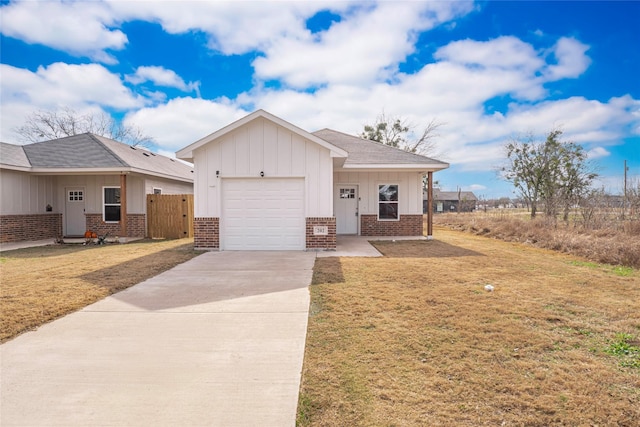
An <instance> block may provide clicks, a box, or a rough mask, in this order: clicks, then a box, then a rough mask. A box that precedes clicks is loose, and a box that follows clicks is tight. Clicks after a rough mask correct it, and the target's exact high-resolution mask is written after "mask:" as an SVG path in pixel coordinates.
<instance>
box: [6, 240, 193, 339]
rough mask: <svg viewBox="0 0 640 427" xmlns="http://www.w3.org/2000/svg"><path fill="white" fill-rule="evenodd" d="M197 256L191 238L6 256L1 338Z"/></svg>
mask: <svg viewBox="0 0 640 427" xmlns="http://www.w3.org/2000/svg"><path fill="white" fill-rule="evenodd" d="M197 254H198V252H195V251H194V250H193V240H187V239H184V240H166V241H161V240H154V241H151V240H144V241H139V242H133V243H128V244H126V245H106V246H94V245H91V246H82V245H56V246H44V247H36V248H28V249H20V250H14V251H7V252H2V253H1V256H0V268H1V275H0V280H1V283H2V287H1V292H0V316H1V317H0V340H1V341H2V342H4V341H7V340H9V339H11V338H13V337H15V336H16V335H19V334H21V333H23V332H25V331H28V330H30V329H33V328H37V327H38V326H40V325H42V324H44V323H46V322H49V321H51V320H53V319H56V318H58V317H60V316H63V315H65V314H68V313H70V312H73V311H76V310H78V309H80V308H82V307H85V306H87V305H89V304H91V303H93V302H95V301H98V300H100V299H102V298H104V297H105V296H107V295H110V294H113V293H115V292H118V291H120V290H122V289H125V288H128V287H129V286H132V285H135V284H137V283H140V282H142V281H144V280H146V279H148V278H150V277H153V276H155V275H157V274H159V273H161V272H163V271H165V270H168V269H170V268H171V267H174V266H175V265H178V264H180V263H183V262H185V261H187V260H189V259H191V258H193V257H194V256H196V255H197Z"/></svg>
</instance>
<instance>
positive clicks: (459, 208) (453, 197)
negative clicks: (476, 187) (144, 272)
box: [423, 188, 478, 213]
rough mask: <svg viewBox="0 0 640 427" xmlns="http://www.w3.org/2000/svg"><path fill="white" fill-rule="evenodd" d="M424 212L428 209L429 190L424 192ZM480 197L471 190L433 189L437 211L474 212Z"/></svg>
mask: <svg viewBox="0 0 640 427" xmlns="http://www.w3.org/2000/svg"><path fill="white" fill-rule="evenodd" d="M423 200H424V208H423V210H424V212H426V211H427V207H428V203H429V202H428V200H427V192H426V191H425V192H424V193H423ZM477 201H478V198H477V197H476V195H475V194H473V192H471V191H460V192H458V191H440V190H439V189H436V188H434V189H433V203H432V208H433V211H434V212H435V213H444V212H473V211H474V210H475V209H476V203H477Z"/></svg>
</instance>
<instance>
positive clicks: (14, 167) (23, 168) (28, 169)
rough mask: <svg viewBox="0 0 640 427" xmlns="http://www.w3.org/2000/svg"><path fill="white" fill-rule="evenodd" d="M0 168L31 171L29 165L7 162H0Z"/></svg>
mask: <svg viewBox="0 0 640 427" xmlns="http://www.w3.org/2000/svg"><path fill="white" fill-rule="evenodd" d="M0 169H7V170H14V171H20V172H31V170H32V168H31V166H18V165H8V164H0Z"/></svg>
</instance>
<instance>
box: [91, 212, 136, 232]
mask: <svg viewBox="0 0 640 427" xmlns="http://www.w3.org/2000/svg"><path fill="white" fill-rule="evenodd" d="M85 222H86V228H87V230H91V231H93V232H95V233H97V234H98V235H103V234H105V233H107V232H108V233H109V236H120V231H121V229H120V223H119V222H103V221H102V214H101V213H99V214H85ZM145 236H146V215H145V214H127V236H123V237H145Z"/></svg>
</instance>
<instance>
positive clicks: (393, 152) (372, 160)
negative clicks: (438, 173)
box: [313, 129, 449, 169]
mask: <svg viewBox="0 0 640 427" xmlns="http://www.w3.org/2000/svg"><path fill="white" fill-rule="evenodd" d="M313 134H314V135H315V136H317V137H319V138H322V139H324V140H325V141H327V142H329V143H331V144H333V145H335V146H337V147H338V148H341V149H343V150H345V151H346V152H348V153H349V157H348V158H347V160H346V161H345V166H346V165H350V164H352V165H388V164H395V165H429V166H434V165H437V166H439V169H444V168H446V167H448V166H449V164H448V163H445V162H441V161H440V160H435V159H431V158H429V157H425V156H421V155H419V154H414V153H409V152H407V151H404V150H401V149H398V148H394V147H390V146H388V145H384V144H381V143H379V142H375V141H370V140H368V139H363V138H359V137H357V136H353V135H348V134H346V133H342V132H338V131H335V130H331V129H322V130H319V131H316V132H313Z"/></svg>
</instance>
